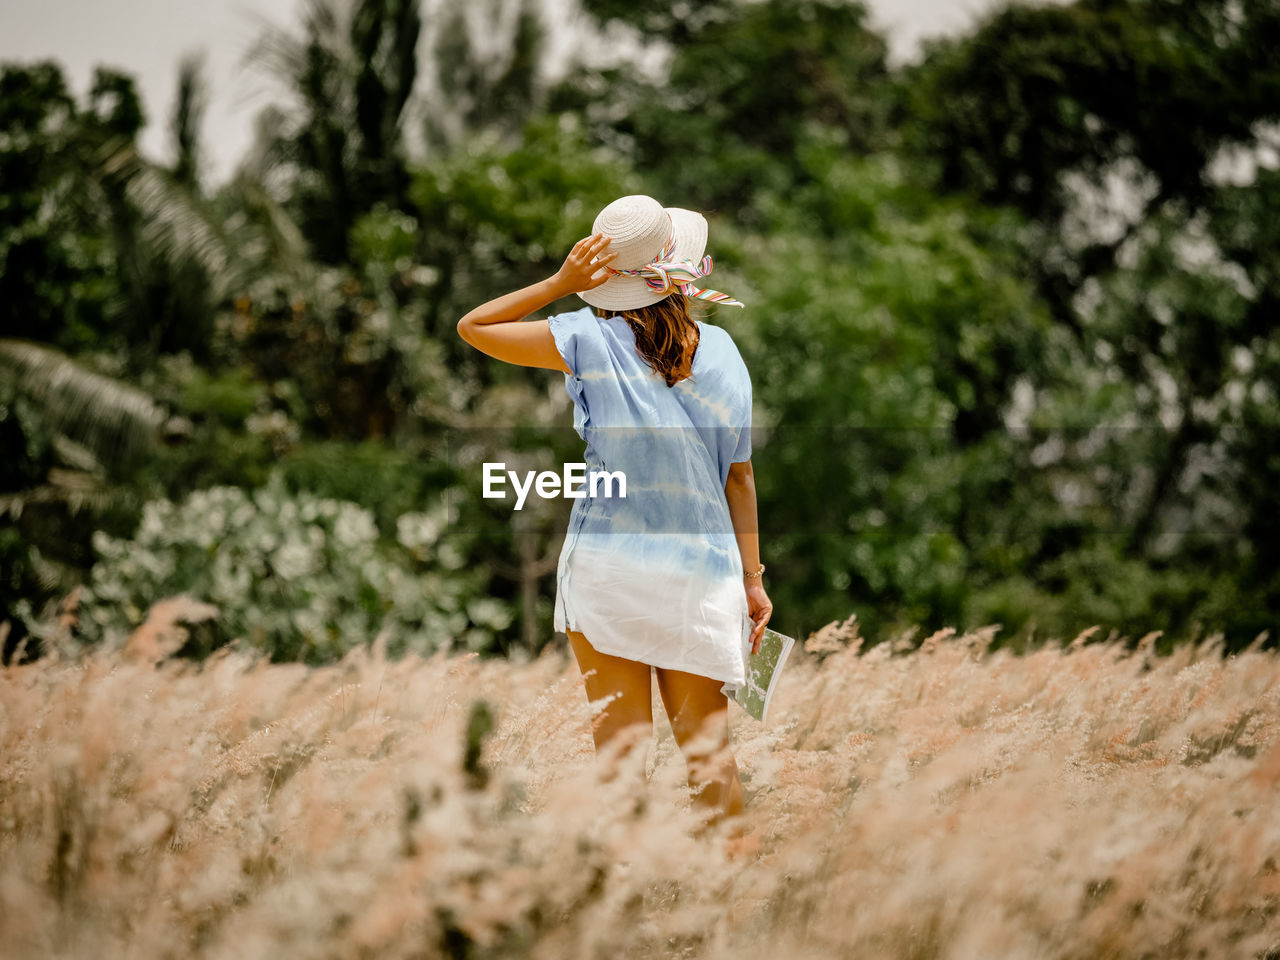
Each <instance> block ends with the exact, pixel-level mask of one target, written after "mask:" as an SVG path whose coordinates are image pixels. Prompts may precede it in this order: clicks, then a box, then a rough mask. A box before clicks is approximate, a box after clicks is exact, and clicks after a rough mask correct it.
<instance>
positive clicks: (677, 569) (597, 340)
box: [549, 307, 751, 695]
mask: <svg viewBox="0 0 1280 960" xmlns="http://www.w3.org/2000/svg"><path fill="white" fill-rule="evenodd" d="M549 323H550V327H551V333H552V336H553V337H554V338H555V342H556V347H557V348H558V349H559V351H560V355H561V356H563V357H564V360H565V363H566V365H567V366H568V367H569V369H570V370H572V371H573V372H572V373H567V374H565V389H566V390H567V391H568V393H569V396H570V398H571V399H572V400H573V404H574V410H573V425H574V429H575V430H577V432H578V434H579V435H580V436H581V437H582V439H583V440H585V441H586V443H587V449H586V453H585V455H584V457H583V460H584V461H585V463H586V465H587V471H588V477H590V474H591V472H592V471H600V472H605V471H609V472H613V471H620V472H621V473H622V474H624V475H625V477H626V496H625V498H624V497H620V496H617V493H618V490H617V488H616V486H615V488H614V490H613V493H614V496H606V495H604V494H606V493H608V492H609V491H608V489H607V487H606V486H605V485H604V484H603V483H601V484H599V486H598V487H597V491H598V495H597V496H594V497H592V496H589V495H588V496H584V497H582V498H580V499H576V500H575V501H574V504H573V509H572V512H571V514H570V517H569V529H568V532H567V535H566V537H565V543H564V547H563V549H562V550H561V552H560V562H559V567H558V570H557V573H556V607H555V628H556V629H557V630H565V629H569V630H576V631H579V632H581V633H583V634H584V635H585V636H586V638H587V639H588V640H589V641H590V642H591V645H592V646H593V647H595V648H596V649H597V650H599V651H601V652H602V653H609V654H613V655H615V656H619V657H625V658H627V659H629V660H638V661H640V662H642V663H648V664H652V665H654V666H658V667H666V668H670V669H674V670H683V671H686V672H688V673H695V674H700V675H702V676H706V677H712V678H715V679H718V680H722V681H724V683H725V686H724V687H723V688H722V689H724V690H725V692H726V693H729V694H730V695H732V691H733V690H734V689H736V687H738V686H740V685H742V684H743V683H744V682H745V675H744V671H745V651H744V646H743V636H744V631H745V629H746V623H747V619H746V618H747V602H746V594H745V592H744V590H743V581H742V558H741V555H740V554H739V552H738V544H737V540H736V538H735V537H734V532H733V524H732V522H731V520H730V517H729V505H728V502H727V501H726V499H725V494H724V485H725V481H726V479H727V478H728V475H729V464H730V463H733V462H735V461H741V460H748V459H750V457H751V433H750V427H751V379H750V377H749V375H748V373H747V368H746V364H744V363H743V361H742V357H741V355H740V354H739V353H738V348H737V346H736V345H735V344H734V342H733V339H732V338H731V337H730V336H729V334H728V332H727V331H726V330H724V329H723V328H721V327H716V326H712V325H711V324H707V323H701V322H699V324H698V330H699V334H700V339H699V341H698V348H697V350H696V351H695V353H694V356H693V365H692V368H691V371H690V376H689V377H688V378H687V379H685V380H682V381H680V382H679V383H677V384H675V386H672V387H668V386H667V385H666V383H665V381H664V380H663V379H662V378H661V377H660V376H659V375H658V374H657V373H655V372H654V370H653V368H652V367H650V366H649V364H648V363H647V362H646V361H645V360H644V358H642V357H641V356H640V355H639V354H638V353H637V352H636V341H635V335H634V334H633V333H632V331H631V328H630V327H629V326H628V325H627V322H626V321H625V320H624V319H622V318H621V317H616V316H609V317H604V318H600V317H598V316H597V315H596V314H595V312H594V311H593V310H591V309H590V308H587V307H584V308H583V309H581V310H576V311H573V312H571V313H562V314H558V315H556V316H553V317H551V318H550V321H549ZM587 489H588V490H590V485H588V486H587Z"/></svg>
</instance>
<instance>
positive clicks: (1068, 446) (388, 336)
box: [0, 0, 1280, 660]
mask: <svg viewBox="0 0 1280 960" xmlns="http://www.w3.org/2000/svg"><path fill="white" fill-rule="evenodd" d="M539 10H540V7H539V6H538V5H536V4H534V3H532V2H530V0H486V2H484V3H479V4H475V3H472V4H464V3H463V2H461V0H445V2H442V3H440V4H436V5H433V6H431V7H429V8H428V7H424V6H420V5H419V4H418V3H417V2H415V0H308V2H307V3H306V4H304V5H303V6H302V7H301V12H300V18H299V22H298V24H297V25H296V26H295V27H294V28H293V29H290V30H276V29H270V30H267V31H266V32H265V33H264V35H263V37H262V38H261V40H260V42H259V43H258V45H257V46H256V47H255V49H254V51H253V57H254V61H255V62H256V64H257V65H258V67H259V68H260V69H262V70H264V71H266V72H267V73H268V74H270V75H271V76H273V77H274V78H275V79H276V80H277V81H278V87H279V90H280V102H279V103H278V104H276V105H275V106H272V107H269V108H267V109H266V110H265V111H264V112H263V114H262V116H261V118H260V121H259V130H260V136H259V138H258V142H257V144H256V145H255V147H254V149H253V150H252V151H250V153H249V155H247V156H246V157H244V159H243V162H242V163H241V165H240V167H239V169H238V171H237V173H236V175H235V176H234V177H232V178H231V179H230V180H229V181H228V182H227V183H225V184H222V185H220V186H217V187H213V186H211V185H209V184H208V183H207V182H206V181H205V178H204V172H203V171H204V166H203V162H202V144H201V140H200V131H201V118H202V110H203V104H204V102H205V100H206V92H207V91H206V85H205V84H206V81H205V80H204V78H203V75H202V71H201V66H200V62H199V61H198V60H194V59H189V60H187V61H185V62H184V63H183V65H182V68H181V70H180V72H179V76H178V77H177V78H176V82H177V90H178V96H177V98H176V107H175V110H174V114H173V116H172V117H170V118H169V129H170V130H171V131H172V136H173V149H172V156H170V157H168V158H166V159H163V160H156V159H152V158H147V157H144V156H142V155H141V154H140V153H139V151H138V148H137V138H138V134H139V131H140V130H141V129H142V127H143V125H144V123H145V121H146V118H145V117H144V116H143V112H142V108H141V104H140V101H139V99H138V96H137V93H136V91H135V89H134V86H133V82H132V80H131V79H130V77H129V76H128V74H127V73H126V72H122V71H121V70H108V69H102V70H100V71H99V72H98V73H97V75H96V76H95V78H94V79H93V81H92V83H91V85H90V88H89V89H88V90H87V91H85V92H84V93H83V94H82V95H76V94H74V93H73V92H72V91H71V90H69V88H68V86H67V83H66V80H65V78H64V76H63V74H62V71H61V70H60V68H59V67H58V66H57V65H56V64H53V63H37V64H31V63H11V64H3V65H0V321H2V324H0V331H2V333H0V335H2V336H3V337H4V338H5V339H3V340H0V370H3V371H4V377H3V379H0V435H3V436H4V442H5V446H4V449H5V453H6V456H5V458H4V463H3V465H2V466H0V507H2V508H3V510H4V521H3V526H0V604H3V606H4V609H5V611H7V612H3V613H0V619H7V620H8V621H9V624H10V628H9V633H8V636H7V640H6V655H8V653H9V652H11V651H12V650H13V648H14V647H15V646H16V644H17V643H18V642H19V641H21V640H23V639H24V638H25V639H26V640H27V642H28V643H29V644H34V646H35V647H36V648H38V644H39V640H40V635H41V633H42V631H43V630H44V629H45V627H44V626H43V625H44V624H47V623H48V622H49V619H48V618H49V617H50V616H51V614H52V611H53V610H54V606H53V605H54V604H57V603H61V605H62V608H63V610H64V612H65V613H74V614H75V616H76V617H77V618H78V619H77V624H78V626H77V635H78V636H80V637H81V639H83V640H84V641H85V642H101V641H104V640H109V639H110V638H111V637H113V636H118V635H120V634H122V633H123V632H126V631H127V630H129V629H130V628H131V627H133V626H135V625H136V624H137V623H138V622H139V621H140V619H141V617H142V616H143V615H144V614H145V607H146V604H147V602H149V601H150V600H158V599H161V594H168V593H174V592H179V591H182V590H187V591H190V592H192V593H193V594H195V595H197V596H198V598H199V599H203V600H207V601H210V602H213V603H216V604H218V605H220V607H221V608H222V610H223V616H222V618H221V620H219V621H218V623H217V626H216V627H209V628H206V629H203V630H202V632H199V633H197V634H194V635H193V637H194V639H193V641H192V644H191V649H190V650H189V652H192V653H201V652H207V650H208V649H212V647H214V646H216V645H218V644H220V643H224V642H227V641H228V640H230V639H233V638H234V637H241V638H243V642H246V643H250V644H253V645H256V646H258V647H259V648H261V649H264V650H266V651H268V652H270V653H271V654H272V655H273V656H276V657H278V658H293V657H302V658H304V659H311V660H322V659H325V658H327V657H332V656H335V655H339V654H340V653H341V651H342V650H344V649H346V648H347V647H348V646H350V645H352V644H356V643H361V642H365V641H367V640H369V639H371V637H372V636H373V635H376V633H377V632H378V631H379V630H380V629H381V630H384V631H386V635H387V636H388V637H389V638H390V639H391V642H392V644H393V646H395V647H396V648H397V649H410V648H412V649H417V650H419V651H423V652H425V651H428V650H430V649H433V648H434V647H436V646H438V645H440V644H443V643H446V642H453V643H462V644H465V645H466V646H467V647H469V648H471V649H476V650H480V651H482V652H495V653H513V652H516V651H518V652H520V653H521V654H522V655H523V654H525V653H534V652H536V651H537V649H539V648H540V647H541V646H542V645H543V644H545V643H547V642H549V641H550V639H551V626H550V620H551V616H550V601H551V597H552V596H553V594H554V583H553V576H552V575H553V573H554V559H555V556H556V554H557V552H558V549H559V545H560V536H561V535H562V532H563V529H564V523H565V518H566V516H567V507H566V506H562V505H557V504H539V505H530V506H527V507H526V509H525V510H524V511H522V512H521V513H519V514H516V513H513V512H512V511H511V509H510V505H509V504H504V503H500V502H499V503H496V504H495V503H493V502H490V501H485V500H483V499H481V498H480V496H479V491H480V468H479V464H480V463H481V462H482V461H483V460H486V459H505V460H507V461H508V462H509V463H510V464H512V465H523V466H524V467H525V468H549V467H552V466H554V465H555V464H557V463H559V462H561V461H563V460H566V459H567V460H576V459H579V456H580V449H581V443H580V441H579V440H578V439H577V438H576V436H575V435H573V434H572V431H571V430H570V428H569V424H570V422H571V421H570V417H569V411H568V401H567V398H566V397H565V395H564V392H563V387H562V382H561V378H560V377H559V376H558V375H554V374H549V373H547V372H545V371H531V370H523V369H518V368H513V367H509V366H506V365H502V364H498V363H496V362H491V361H489V360H487V358H484V357H482V356H480V355H479V354H477V353H475V351H472V350H470V349H469V348H466V347H465V345H463V344H461V343H460V341H459V340H458V339H457V337H456V334H455V333H454V330H453V326H454V323H455V321H456V319H457V317H458V316H460V315H461V313H463V312H465V310H467V309H468V308H469V307H470V306H472V305H474V303H476V302H477V301H479V300H481V299H484V298H488V297H491V296H494V295H496V294H498V293H500V292H503V291H505V290H508V289H511V288H514V287H516V286H518V285H521V284H523V283H526V282H529V281H531V280H534V279H536V278H538V277H539V276H542V275H545V274H547V273H549V272H551V271H553V270H554V269H555V268H556V267H557V266H558V264H559V262H560V260H561V259H562V257H563V255H564V253H565V251H566V250H567V249H568V247H569V246H570V245H571V244H572V243H573V242H574V240H576V239H577V238H578V237H579V236H581V235H582V234H584V233H585V232H586V231H587V230H588V229H589V226H590V222H591V218H592V216H593V215H594V213H595V211H596V210H597V209H599V207H600V206H602V205H603V204H605V203H607V202H608V201H609V200H611V199H613V198H614V197H616V196H619V195H622V194H625V193H632V192H646V193H650V194H652V195H654V196H657V197H658V198H659V199H661V200H663V202H665V203H668V204H673V205H681V206H688V207H694V208H698V209H702V210H704V211H706V212H707V213H708V215H709V217H710V218H711V220H712V243H711V247H710V252H711V253H712V254H713V255H714V256H715V258H716V262H717V267H716V271H717V273H716V275H717V276H718V277H721V278H722V280H721V282H722V283H723V285H724V288H726V289H729V290H732V291H734V293H735V295H737V296H740V297H741V298H742V299H744V300H746V302H747V303H748V305H749V306H748V309H747V310H745V311H741V312H737V311H735V312H733V313H729V312H728V311H725V312H722V313H721V314H719V315H716V316H712V317H709V318H708V319H710V320H711V321H712V322H718V323H722V324H723V325H725V326H726V327H727V328H728V329H729V330H730V331H731V333H732V334H733V336H734V338H735V340H737V342H738V343H739V345H740V347H741V349H742V352H743V353H744V355H745V357H746V359H747V362H748V365H749V367H750V369H751V371H752V377H753V381H754V385H755V399H756V411H755V423H756V430H757V435H756V436H757V439H756V455H755V462H756V475H757V483H758V489H759V495H760V512H761V525H762V533H763V536H764V543H763V551H764V553H765V554H766V557H767V559H768V562H769V569H770V584H769V586H770V590H771V594H772V596H773V598H774V600H775V604H776V607H777V613H776V616H775V625H776V626H778V627H779V629H782V630H784V631H786V632H792V633H800V634H803V633H804V632H806V631H808V630H810V629H813V628H816V627H817V626H820V625H821V624H822V623H825V622H827V621H829V620H831V619H834V618H837V617H839V618H844V617H846V616H847V615H848V614H849V613H850V612H856V613H857V615H858V617H859V619H860V620H861V621H862V623H863V628H864V632H865V633H867V634H868V635H870V636H871V637H873V638H879V637H882V636H884V635H885V634H886V633H887V632H889V631H895V630H898V629H901V628H904V627H907V626H910V625H919V626H921V627H922V628H923V629H924V630H931V629H935V628H938V627H941V626H946V625H956V626H959V627H972V626H976V625H980V624H984V623H991V622H998V623H1001V624H1002V625H1003V628H1004V629H1003V631H1002V633H1001V637H1002V638H1003V642H1007V643H1011V644H1013V645H1015V646H1021V645H1023V644H1024V643H1026V642H1027V641H1028V640H1029V639H1031V638H1036V639H1039V640H1043V639H1045V638H1047V637H1050V636H1057V637H1061V636H1065V635H1074V634H1075V633H1077V632H1078V631H1079V630H1081V629H1083V628H1085V627H1087V626H1089V625H1091V624H1094V623H1099V624H1102V625H1103V626H1104V628H1108V629H1110V628H1114V629H1116V630H1119V631H1122V632H1124V633H1127V634H1129V635H1140V634H1142V633H1144V632H1146V631H1148V630H1157V629H1158V630H1164V631H1166V638H1165V642H1172V641H1174V640H1176V639H1179V638H1181V637H1183V636H1185V635H1187V634H1189V633H1192V632H1195V631H1197V630H1218V629H1221V630H1223V631H1225V632H1226V635H1227V646H1228V648H1229V649H1234V648H1238V647H1241V646H1244V645H1245V644H1247V643H1248V642H1250V641H1251V640H1253V639H1254V637H1255V636H1256V635H1257V634H1258V633H1259V632H1260V631H1263V630H1274V628H1275V627H1276V626H1277V623H1276V611H1277V610H1280V574H1277V572H1276V571H1277V569H1280V552H1278V551H1280V548H1278V547H1277V546H1276V544H1277V543H1280V529H1278V528H1280V520H1278V519H1277V518H1280V498H1278V495H1277V490H1280V453H1277V451H1280V406H1278V405H1277V389H1278V380H1280V341H1278V340H1277V337H1276V335H1275V318H1276V316H1277V312H1276V307H1277V301H1278V298H1280V253H1278V251H1280V234H1277V227H1276V224H1275V218H1274V216H1272V215H1270V214H1271V211H1273V210H1275V209H1276V208H1277V204H1280V169H1278V168H1280V157H1278V156H1277V147H1280V116H1277V114H1278V113H1280V67H1277V66H1276V63H1275V58H1274V56H1270V55H1269V54H1270V53H1271V52H1272V51H1274V50H1275V49H1276V48H1277V46H1278V45H1280V5H1277V4H1276V3H1275V2H1274V0H1221V2H1218V0H1206V2H1203V3H1198V4H1185V3H1177V2H1173V0H1078V2H1076V3H1073V4H1068V5H1055V6H1050V7H1033V6H1023V5H1011V6H1006V7H1003V8H1001V9H998V10H997V11H995V12H994V13H992V14H991V15H989V16H988V17H986V18H985V19H984V20H983V21H982V22H980V23H979V24H978V26H977V27H976V28H975V29H974V30H973V31H972V32H971V33H970V34H968V35H966V36H961V37H955V38H951V39H947V40H943V41H935V42H931V43H929V44H928V45H927V46H926V48H925V51H924V54H923V56H922V57H921V58H920V59H919V60H918V61H917V62H914V63H911V64H907V65H905V66H902V67H897V68H893V67H890V66H889V64H888V62H887V59H886V44H885V41H884V38H883V37H881V36H880V35H878V34H877V33H876V31H875V30H874V29H873V28H872V27H871V26H870V24H869V20H868V17H867V12H866V10H865V8H864V7H863V6H862V5H861V4H859V3H856V2H843V0H756V2H747V0H715V2H709V3H701V4H689V3H683V2H676V0H669V2H661V3H651V4H644V5H640V6H637V5H634V4H629V3H615V2H612V0H582V3H581V13H582V15H583V19H582V20H581V23H580V29H581V30H582V31H585V33H584V34H583V35H582V36H580V37H579V46H578V49H579V53H578V54H577V55H576V56H575V58H574V59H573V62H571V63H570V64H568V65H567V67H566V66H565V65H563V64H562V65H559V69H556V70H553V69H552V67H553V65H552V64H550V63H549V62H548V59H547V50H548V38H549V37H550V36H551V34H550V31H552V30H554V29H561V28H562V27H559V26H556V25H553V24H549V23H546V22H544V21H543V19H542V17H541V14H540V13H539ZM603 38H607V40H606V39H603ZM601 50H608V51H609V55H608V56H607V57H601V56H600V51H601ZM123 66H126V67H127V65H123ZM560 308H562V309H574V308H576V301H574V302H569V301H566V302H565V303H564V304H562V305H560ZM241 514H243V517H242V522H240V523H231V522H230V521H229V520H228V519H227V518H228V516H231V515H241ZM304 516H306V517H309V518H310V519H305V520H304V519H299V518H301V517H304ZM78 584H79V585H82V586H81V587H80V589H78V590H77V589H76V588H77V585H78Z"/></svg>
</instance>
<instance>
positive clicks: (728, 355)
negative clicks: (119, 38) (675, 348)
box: [699, 320, 746, 367]
mask: <svg viewBox="0 0 1280 960" xmlns="http://www.w3.org/2000/svg"><path fill="white" fill-rule="evenodd" d="M699 330H700V337H701V338H702V340H701V342H702V343H705V344H706V345H708V346H710V347H711V348H712V351H711V352H713V353H715V354H717V355H718V356H719V357H720V359H721V360H722V361H724V362H730V361H731V362H733V363H734V364H735V365H736V364H741V365H742V366H744V367H745V366H746V364H745V362H744V361H743V359H742V354H741V353H740V352H739V350H738V345H737V343H735V342H734V339H733V336H732V334H730V333H729V331H728V330H726V329H725V328H724V327H719V326H716V325H715V324H714V323H707V322H706V321H705V320H703V321H700V327H699Z"/></svg>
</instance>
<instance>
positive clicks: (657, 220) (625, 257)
mask: <svg viewBox="0 0 1280 960" xmlns="http://www.w3.org/2000/svg"><path fill="white" fill-rule="evenodd" d="M591 232H592V233H593V234H594V233H602V234H604V235H605V236H606V237H609V239H610V243H609V246H608V252H610V253H616V254H617V257H616V258H615V259H614V260H613V262H612V263H611V264H610V265H609V266H608V267H605V270H606V271H607V272H608V273H609V274H610V276H609V279H608V280H606V281H605V282H604V283H602V284H600V286H598V287H595V288H593V289H591V290H583V291H582V292H581V293H579V294H578V296H579V297H581V298H582V299H583V300H585V301H586V302H587V303H589V304H591V306H593V307H600V308H602V309H604V310H634V309H636V308H638V307H647V306H648V305H649V304H651V303H657V302H658V301H659V300H661V299H663V298H664V297H667V296H670V295H671V294H672V293H675V292H676V291H677V290H679V291H681V292H683V293H684V294H686V295H687V296H690V297H693V298H695V299H698V300H707V301H709V302H711V303H722V304H725V305H726V306H738V307H740V306H742V304H741V303H740V302H738V301H737V300H734V299H733V298H732V297H730V296H728V295H727V294H724V293H721V292H720V291H718V290H709V289H706V288H701V287H696V286H694V284H693V281H694V280H697V279H698V278H699V277H705V276H706V275H707V274H709V273H710V272H711V258H710V257H707V256H703V251H704V250H705V249H706V246H707V221H706V219H705V218H704V217H703V216H702V214H700V213H695V212H694V211H692V210H683V209H681V208H680V207H664V206H663V205H662V204H660V203H659V202H658V201H657V200H655V199H653V197H646V196H644V195H643V194H636V195H634V196H630V197H620V198H619V199H617V200H615V201H613V203H611V204H609V205H608V206H607V207H605V208H604V209H603V210H601V211H600V213H599V214H598V215H597V216H596V220H595V223H593V224H592V225H591Z"/></svg>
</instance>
